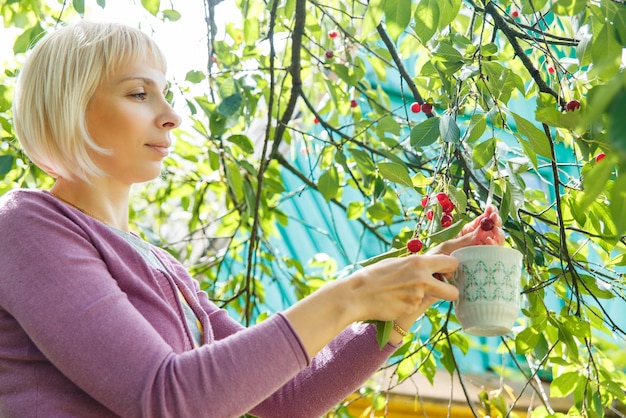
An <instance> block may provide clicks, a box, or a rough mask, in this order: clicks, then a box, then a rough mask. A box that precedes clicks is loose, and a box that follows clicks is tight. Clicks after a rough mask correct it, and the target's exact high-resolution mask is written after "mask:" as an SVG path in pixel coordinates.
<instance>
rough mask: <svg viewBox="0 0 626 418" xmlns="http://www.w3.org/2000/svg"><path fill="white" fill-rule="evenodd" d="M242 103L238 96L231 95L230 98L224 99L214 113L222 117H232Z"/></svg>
mask: <svg viewBox="0 0 626 418" xmlns="http://www.w3.org/2000/svg"><path fill="white" fill-rule="evenodd" d="M242 101H243V98H242V97H241V95H240V94H233V95H232V96H228V97H226V98H224V100H222V102H221V103H220V104H219V105H218V106H217V109H216V111H217V113H219V114H220V115H222V116H224V117H230V116H233V115H235V114H236V113H237V112H238V111H239V108H240V107H241V103H242Z"/></svg>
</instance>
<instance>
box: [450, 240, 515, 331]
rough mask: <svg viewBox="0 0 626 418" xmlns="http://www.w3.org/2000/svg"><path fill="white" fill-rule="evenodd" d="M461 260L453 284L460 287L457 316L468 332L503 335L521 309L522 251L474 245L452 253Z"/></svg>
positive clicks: (456, 304)
mask: <svg viewBox="0 0 626 418" xmlns="http://www.w3.org/2000/svg"><path fill="white" fill-rule="evenodd" d="M452 256H453V257H455V258H457V259H458V260H459V266H458V268H457V271H456V273H455V276H454V279H453V283H454V284H455V285H456V286H457V288H458V289H459V298H458V300H456V301H455V302H454V309H455V312H456V316H457V318H458V319H459V322H460V323H461V326H462V327H463V330H464V331H465V332H467V333H468V334H472V335H480V336H497V335H503V334H506V333H507V332H509V331H510V329H511V328H512V327H513V325H514V324H515V320H516V319H517V317H518V315H519V309H520V288H521V284H520V279H521V269H522V254H521V253H520V252H519V251H517V250H515V249H512V248H508V247H500V246H487V245H481V246H473V247H466V248H461V249H459V250H457V251H455V252H453V253H452Z"/></svg>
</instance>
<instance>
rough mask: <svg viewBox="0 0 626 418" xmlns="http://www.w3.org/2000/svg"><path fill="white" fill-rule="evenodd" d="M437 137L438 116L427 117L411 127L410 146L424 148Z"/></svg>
mask: <svg viewBox="0 0 626 418" xmlns="http://www.w3.org/2000/svg"><path fill="white" fill-rule="evenodd" d="M437 139H439V118H438V117H434V118H428V119H426V120H425V121H424V122H422V123H420V124H419V125H415V126H414V127H413V128H412V129H411V146H412V147H414V148H424V147H427V146H428V145H430V144H432V143H433V142H435V141H436V140H437Z"/></svg>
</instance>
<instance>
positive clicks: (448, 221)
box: [441, 213, 452, 228]
mask: <svg viewBox="0 0 626 418" xmlns="http://www.w3.org/2000/svg"><path fill="white" fill-rule="evenodd" d="M450 225H452V215H450V214H449V213H444V214H443V216H442V217H441V227H442V228H447V227H449V226H450Z"/></svg>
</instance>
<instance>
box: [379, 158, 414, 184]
mask: <svg viewBox="0 0 626 418" xmlns="http://www.w3.org/2000/svg"><path fill="white" fill-rule="evenodd" d="M378 171H379V172H380V175H381V176H383V178H385V179H387V180H389V181H391V182H393V183H396V184H401V185H403V186H407V187H413V182H412V181H411V176H409V171H408V170H407V168H406V167H405V166H403V165H401V164H398V163H392V162H381V163H378Z"/></svg>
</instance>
